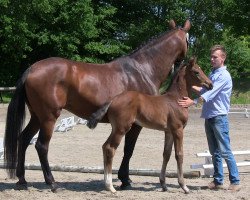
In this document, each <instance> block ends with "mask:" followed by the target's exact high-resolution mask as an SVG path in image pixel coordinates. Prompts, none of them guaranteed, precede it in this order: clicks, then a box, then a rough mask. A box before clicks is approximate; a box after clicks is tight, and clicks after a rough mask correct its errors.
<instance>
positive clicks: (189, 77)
mask: <svg viewBox="0 0 250 200" xmlns="http://www.w3.org/2000/svg"><path fill="white" fill-rule="evenodd" d="M185 79H186V84H187V88H188V89H191V87H192V86H199V87H205V88H206V89H208V90H211V89H212V88H213V84H212V81H211V80H210V79H209V78H208V77H207V76H206V75H205V73H204V72H203V71H202V69H201V68H200V66H199V65H198V64H197V63H196V59H195V58H191V59H190V60H189V63H188V64H187V65H186V69H185Z"/></svg>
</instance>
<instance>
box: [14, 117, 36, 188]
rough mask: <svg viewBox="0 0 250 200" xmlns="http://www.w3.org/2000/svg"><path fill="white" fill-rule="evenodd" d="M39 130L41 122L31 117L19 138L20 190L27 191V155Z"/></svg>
mask: <svg viewBox="0 0 250 200" xmlns="http://www.w3.org/2000/svg"><path fill="white" fill-rule="evenodd" d="M38 130H39V121H38V119H37V118H36V117H35V116H34V115H31V119H30V121H29V123H28V125H27V126H26V127H25V129H24V130H23V131H22V133H21V134H20V136H19V138H18V161H17V169H16V176H17V177H18V179H19V180H18V182H17V183H16V187H17V189H18V190H22V189H27V182H26V180H25V167H24V164H25V153H26V150H27V148H28V146H29V144H30V141H31V139H32V138H33V137H34V135H35V134H36V133H37V131H38Z"/></svg>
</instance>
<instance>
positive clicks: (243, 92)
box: [231, 78, 250, 104]
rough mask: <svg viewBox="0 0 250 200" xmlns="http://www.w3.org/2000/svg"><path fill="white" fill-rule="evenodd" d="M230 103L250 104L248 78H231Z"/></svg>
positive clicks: (249, 81) (249, 82) (249, 79)
mask: <svg viewBox="0 0 250 200" xmlns="http://www.w3.org/2000/svg"><path fill="white" fill-rule="evenodd" d="M231 104H250V78H241V79H234V80H233V92H232V96H231Z"/></svg>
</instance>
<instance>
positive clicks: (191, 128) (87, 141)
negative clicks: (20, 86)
mask: <svg viewBox="0 0 250 200" xmlns="http://www.w3.org/2000/svg"><path fill="white" fill-rule="evenodd" d="M248 108H249V107H248ZM6 112H7V106H6V105H3V104H0V137H3V135H4V129H5V118H6ZM189 113H190V117H189V122H188V125H187V127H186V128H185V136H184V165H183V167H184V171H185V172H190V171H192V169H190V165H191V164H195V163H203V162H204V159H203V158H197V157H196V156H195V154H196V153H198V152H204V151H205V150H207V142H206V138H205V133H204V129H203V120H202V119H200V118H199V115H200V110H199V109H190V112H189ZM66 116H72V114H71V113H68V112H63V114H62V116H61V117H60V118H64V117H66ZM229 116H230V130H231V132H230V135H231V144H232V148H233V150H250V134H249V130H250V118H246V117H245V116H244V115H243V114H231V115H229ZM27 119H28V118H27ZM58 123H59V121H58ZM110 131H111V127H110V125H109V124H99V125H98V127H97V128H96V129H95V130H89V129H88V128H87V127H86V126H84V125H76V126H74V128H73V130H70V131H68V132H65V133H59V132H55V133H54V134H53V137H52V139H51V142H50V149H49V162H50V164H51V165H66V166H68V165H74V166H85V167H102V166H103V158H102V149H101V147H102V144H103V143H104V142H105V140H106V139H107V137H108V135H109V134H110ZM163 141H164V134H163V133H162V132H160V131H155V130H150V129H145V128H144V129H143V130H142V132H141V134H140V136H139V138H138V141H137V144H136V147H135V151H134V155H133V157H132V159H131V162H130V168H131V169H155V170H160V168H161V164H162V151H163ZM123 145H124V141H122V142H121V145H120V146H119V148H118V150H117V153H116V155H115V157H114V163H113V168H116V169H117V168H119V166H120V163H121V159H122V156H123ZM26 155H27V156H26V163H30V164H39V160H38V156H37V153H36V150H35V148H34V145H30V147H29V148H28V150H27V154H26ZM236 160H237V161H238V162H240V161H244V160H248V161H249V160H250V155H247V156H243V155H241V156H236ZM167 171H168V172H170V173H176V162H175V158H174V152H173V154H172V156H171V160H170V161H169V164H168V166H167ZM193 171H197V169H196V170H193ZM239 171H240V178H241V185H242V189H241V191H239V192H229V191H226V190H222V191H211V190H208V189H207V188H206V186H207V184H208V183H209V182H210V181H212V178H206V177H204V176H201V177H199V178H186V179H185V181H186V184H187V185H188V187H189V188H190V190H191V193H190V194H187V195H186V194H184V192H183V190H182V189H181V188H180V187H179V185H178V182H177V178H167V186H168V189H169V190H168V191H167V192H162V191H161V187H160V184H159V178H158V177H155V176H135V175H132V176H131V179H132V180H133V189H131V190H126V191H119V190H118V191H117V193H116V194H111V193H110V192H108V191H105V189H104V183H103V174H97V173H77V172H57V171H54V172H53V175H54V178H55V180H56V181H57V182H58V184H59V185H60V187H61V188H62V190H61V191H59V192H57V193H53V192H51V190H50V188H49V187H48V186H47V185H46V184H45V183H44V179H43V174H42V172H41V171H40V170H26V180H27V181H28V190H26V191H17V190H15V183H16V181H17V180H11V179H8V177H7V174H6V172H5V170H3V169H0V199H21V200H22V199H23V200H24V199H25V200H31V199H32V200H33V199H39V200H40V199H54V200H59V199H60V200H61V199H67V200H68V199H173V200H177V199H178V200H179V199H189V200H194V199H199V200H200V199H202V200H207V199H209V200H210V199H219V198H220V199H227V200H229V199H241V200H246V199H250V192H249V191H250V185H249V183H250V166H247V167H240V168H239ZM200 172H201V174H203V170H200ZM113 182H114V186H115V187H116V188H117V189H118V187H119V185H120V181H119V180H118V179H117V175H116V174H114V175H113ZM225 185H226V186H228V185H229V181H228V173H227V170H226V169H225Z"/></svg>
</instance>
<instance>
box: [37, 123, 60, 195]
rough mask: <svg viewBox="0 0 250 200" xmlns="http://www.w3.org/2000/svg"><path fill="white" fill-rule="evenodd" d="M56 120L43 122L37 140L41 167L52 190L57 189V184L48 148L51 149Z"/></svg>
mask: <svg viewBox="0 0 250 200" xmlns="http://www.w3.org/2000/svg"><path fill="white" fill-rule="evenodd" d="M55 121H56V120H55V119H54V120H52V119H51V120H46V121H43V122H42V123H41V129H40V132H39V136H38V139H37V142H36V146H35V147H36V150H37V153H38V156H39V160H40V163H41V167H42V170H43V175H44V179H45V182H46V183H47V184H48V185H50V186H51V190H52V191H53V192H55V191H56V189H57V185H56V184H55V180H54V177H53V175H52V173H51V169H50V166H49V162H48V149H49V142H50V139H51V137H52V133H53V128H54V124H55Z"/></svg>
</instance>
